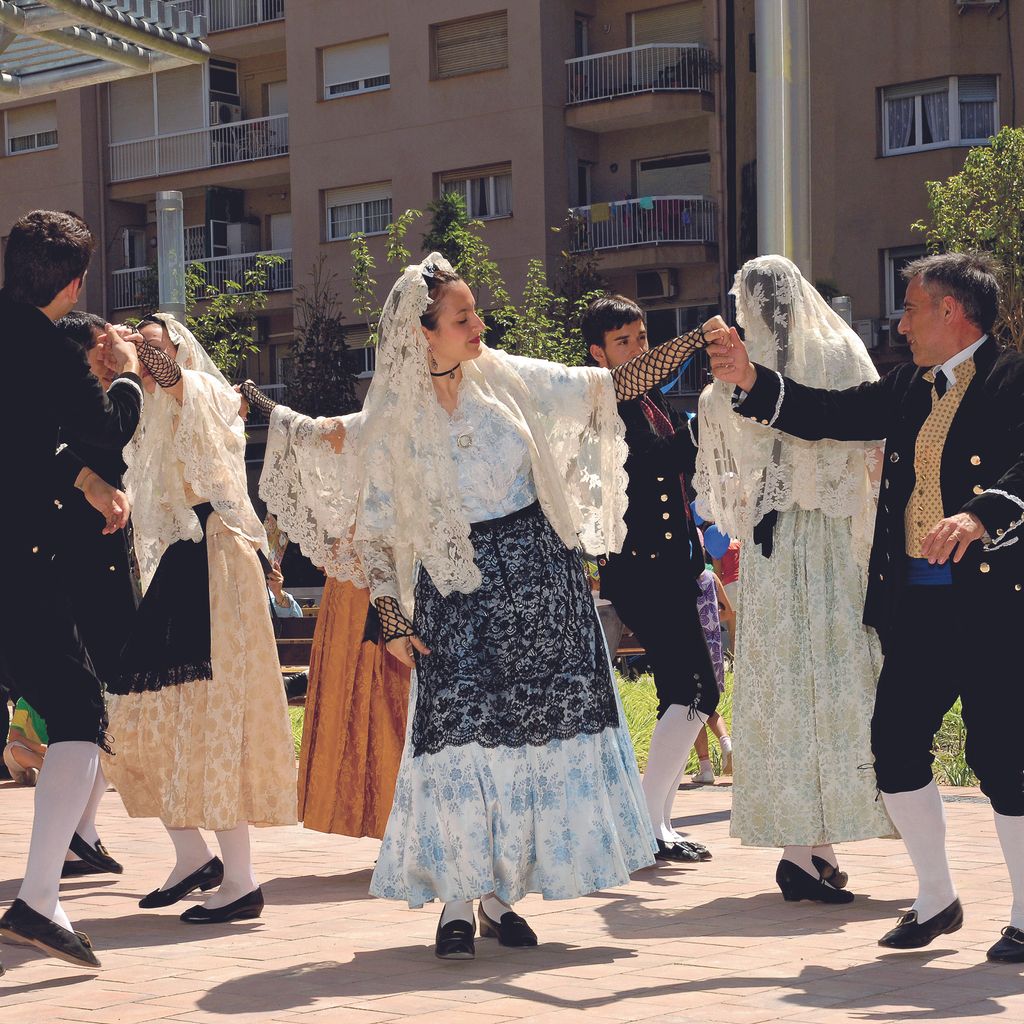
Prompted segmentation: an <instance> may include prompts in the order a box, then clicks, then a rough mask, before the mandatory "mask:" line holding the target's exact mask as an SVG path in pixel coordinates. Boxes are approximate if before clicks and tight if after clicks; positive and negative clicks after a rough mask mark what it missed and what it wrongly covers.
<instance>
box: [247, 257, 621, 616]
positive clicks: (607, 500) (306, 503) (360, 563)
mask: <svg viewBox="0 0 1024 1024" xmlns="http://www.w3.org/2000/svg"><path fill="white" fill-rule="evenodd" d="M435 269H440V270H446V271H450V270H451V267H450V265H449V264H448V262H447V261H446V260H445V259H444V258H443V257H442V256H441V255H440V254H438V253H432V254H431V255H430V256H428V257H427V259H426V260H424V261H423V263H421V264H417V265H414V266H410V267H407V268H406V269H405V271H404V272H403V273H402V275H401V277H399V279H398V281H397V282H396V284H395V285H394V287H393V288H392V289H391V293H390V294H389V295H388V298H387V301H386V302H385V304H384V310H383V313H382V315H381V320H380V331H379V337H380V341H379V344H378V346H377V366H376V370H375V372H374V376H373V380H372V382H371V383H370V388H369V391H368V392H367V395H366V400H365V402H364V404H363V410H362V412H360V413H357V414H355V415H354V416H349V417H343V418H342V422H343V423H344V425H345V427H346V435H345V442H344V448H343V450H342V453H341V454H340V455H339V454H337V453H335V452H334V451H333V450H332V449H331V448H330V446H329V445H328V444H327V442H326V440H325V435H326V434H327V433H328V432H329V430H330V428H331V427H332V426H333V425H334V424H335V423H337V421H336V420H311V419H309V418H308V417H304V416H301V415H299V414H297V413H295V412H293V411H292V410H290V409H286V408H284V407H282V406H278V407H277V408H276V409H275V410H274V412H273V415H272V416H271V424H270V433H269V437H268V442H267V455H266V460H265V463H264V471H263V475H262V477H261V481H260V495H261V496H262V497H263V499H264V500H265V501H266V502H267V506H268V508H269V509H270V510H271V511H272V512H273V513H274V514H275V515H276V516H277V517H278V520H279V522H280V524H281V526H282V528H283V529H284V530H285V531H286V532H287V533H288V535H289V537H290V538H291V539H292V540H293V541H296V542H297V543H298V544H299V545H300V547H301V548H302V550H303V553H304V554H306V556H307V557H309V558H310V559H312V561H313V562H314V563H316V564H318V565H322V566H323V568H324V569H325V571H326V572H327V573H328V575H331V576H333V577H335V578H337V579H340V580H350V581H352V582H354V583H356V584H357V585H358V586H368V587H369V588H370V592H371V595H372V597H373V598H378V597H383V596H391V597H396V598H398V600H399V601H400V602H401V604H402V606H403V607H404V609H405V610H406V612H407V614H408V613H411V611H412V606H413V584H414V571H415V567H416V564H417V562H421V563H422V564H423V566H424V567H425V568H426V570H427V571H428V572H429V573H430V577H431V579H432V580H433V582H434V584H435V586H436V587H437V588H438V590H439V591H440V592H441V594H443V595H447V594H450V593H452V592H453V591H458V592H461V593H470V592H472V591H474V590H475V589H476V588H477V587H479V586H480V582H481V577H480V572H479V570H478V569H477V567H476V564H475V562H474V552H473V545H472V543H471V541H470V524H469V522H468V521H467V519H466V516H465V514H464V512H463V509H462V503H461V500H460V497H459V490H458V480H457V473H456V468H455V462H454V459H453V458H452V454H451V442H450V437H449V429H448V421H447V414H446V413H445V411H444V410H443V409H442V408H441V406H440V404H439V403H438V401H437V398H436V395H435V392H434V389H433V385H432V383H431V380H430V373H429V370H428V366H427V341H426V338H425V336H424V334H423V331H422V329H421V327H420V316H421V315H422V314H423V312H424V310H426V309H427V307H428V305H429V303H430V301H431V300H430V297H429V293H428V289H427V285H426V282H425V281H424V274H425V273H426V274H427V275H429V274H431V272H432V271H433V270H435ZM462 371H463V383H462V390H463V394H466V393H467V392H472V393H473V394H474V397H476V398H479V399H480V400H481V401H483V402H485V403H486V404H488V405H490V406H491V407H492V408H494V409H496V410H497V411H498V412H499V413H500V414H501V415H502V416H504V417H505V418H506V419H507V420H508V421H509V422H510V423H511V424H512V426H513V427H514V429H516V430H517V431H518V432H519V434H520V436H521V437H522V438H523V439H524V441H525V442H526V445H527V447H528V449H529V452H530V458H531V462H532V468H533V475H534V482H535V484H536V487H537V493H538V498H539V500H540V503H541V506H542V508H543V510H544V512H545V514H546V515H547V517H548V519H549V520H550V522H551V524H552V526H553V527H554V528H555V530H556V531H557V532H558V534H559V536H560V537H561V539H562V541H563V542H564V543H565V544H566V546H568V547H577V546H580V545H582V546H583V547H584V548H585V549H586V550H588V551H591V552H601V551H617V550H619V548H621V546H622V540H623V538H624V536H625V526H624V523H623V514H624V513H625V507H626V497H625V484H626V476H625V471H624V469H623V465H624V463H625V458H626V447H625V438H624V428H623V426H622V421H621V420H620V419H619V416H618V413H617V408H616V402H615V391H614V385H613V382H612V378H611V374H609V373H608V372H607V371H605V370H600V369H597V368H569V367H564V366H561V365H559V364H554V363H547V362H544V361H542V360H534V359H522V358H519V357H515V356H510V355H507V354H506V353H503V352H500V351H495V350H492V349H489V348H488V347H487V346H486V345H484V346H482V351H481V354H480V356H479V357H478V358H476V359H475V360H472V361H467V362H465V363H463V364H462ZM460 401H461V399H460Z"/></svg>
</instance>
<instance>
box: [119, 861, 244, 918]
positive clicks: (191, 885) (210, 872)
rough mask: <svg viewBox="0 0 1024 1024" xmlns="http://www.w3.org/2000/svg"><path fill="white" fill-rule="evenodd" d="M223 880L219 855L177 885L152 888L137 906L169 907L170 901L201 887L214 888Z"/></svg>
mask: <svg viewBox="0 0 1024 1024" xmlns="http://www.w3.org/2000/svg"><path fill="white" fill-rule="evenodd" d="M223 881H224V865H223V864H221V862H220V857H214V858H213V859H212V860H208V861H207V862H206V863H205V864H204V865H203V866H202V867H201V868H198V869H197V870H195V871H193V872H192V874H191V875H186V876H185V877H184V878H183V879H182V880H181V881H180V882H179V883H178V884H177V885H172V886H171V887H170V889H154V890H153V891H152V892H151V893H149V894H148V895H146V896H143V897H142V899H141V900H139V906H140V907H142V909H143V910H152V909H153V908H154V907H169V906H170V905H171V904H172V903H177V902H178V900H181V899H184V898H185V897H186V896H187V895H188V894H189V893H190V892H195V891H196V889H202V890H203V892H206V891H207V890H209V889H215V888H216V887H217V886H218V885H220V883H221V882H223Z"/></svg>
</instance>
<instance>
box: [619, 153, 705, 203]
mask: <svg viewBox="0 0 1024 1024" xmlns="http://www.w3.org/2000/svg"><path fill="white" fill-rule="evenodd" d="M634 181H635V183H636V195H638V196H704V195H707V194H708V193H709V192H710V191H711V154H710V153H682V154H679V155H678V156H659V157H653V158H651V159H648V160H637V161H636V164H635V166H634Z"/></svg>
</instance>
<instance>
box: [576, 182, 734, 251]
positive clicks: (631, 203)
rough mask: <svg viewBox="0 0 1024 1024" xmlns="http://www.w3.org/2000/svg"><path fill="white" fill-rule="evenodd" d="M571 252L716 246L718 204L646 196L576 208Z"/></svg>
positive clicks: (692, 198) (695, 198)
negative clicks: (678, 244) (691, 244)
mask: <svg viewBox="0 0 1024 1024" xmlns="http://www.w3.org/2000/svg"><path fill="white" fill-rule="evenodd" d="M570 213H571V214H572V215H573V220H574V228H573V235H572V239H571V240H570V247H571V251H572V252H586V251H587V250H590V249H625V248H628V247H629V246H633V245H665V244H667V243H676V242H702V243H705V244H710V243H714V242H715V241H716V240H717V236H718V204H717V203H716V202H715V201H714V200H713V199H708V198H706V197H705V196H643V197H641V198H640V199H623V200H620V201H619V202H615V203H591V204H590V206H577V207H574V208H573V209H572V210H571V211H570Z"/></svg>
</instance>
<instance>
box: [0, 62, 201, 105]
mask: <svg viewBox="0 0 1024 1024" xmlns="http://www.w3.org/2000/svg"><path fill="white" fill-rule="evenodd" d="M189 64H190V61H186V60H177V59H175V58H173V57H160V58H158V59H156V60H154V61H153V62H152V64H151V66H150V70H151V71H153V72H158V71H169V70H171V69H172V68H180V67H184V66H187V65H189ZM138 74H139V72H138V71H136V70H134V69H133V68H130V67H127V66H126V65H120V66H118V67H113V68H112V67H110V65H109V64H108V65H106V66H103V65H101V66H98V67H97V66H94V65H83V66H79V67H70V68H55V69H54V70H53V71H40V72H38V73H36V74H33V75H28V76H26V78H25V79H24V80H22V79H19V78H16V77H14V76H13V75H9V74H7V73H6V72H0V100H2V101H4V102H10V101H11V100H27V99H33V98H35V97H36V96H51V95H53V94H54V93H57V92H67V91H69V90H71V89H81V88H83V87H84V86H87V85H102V84H103V83H104V82H113V81H115V80H117V79H121V78H135V77H136V76H137V75H138Z"/></svg>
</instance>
